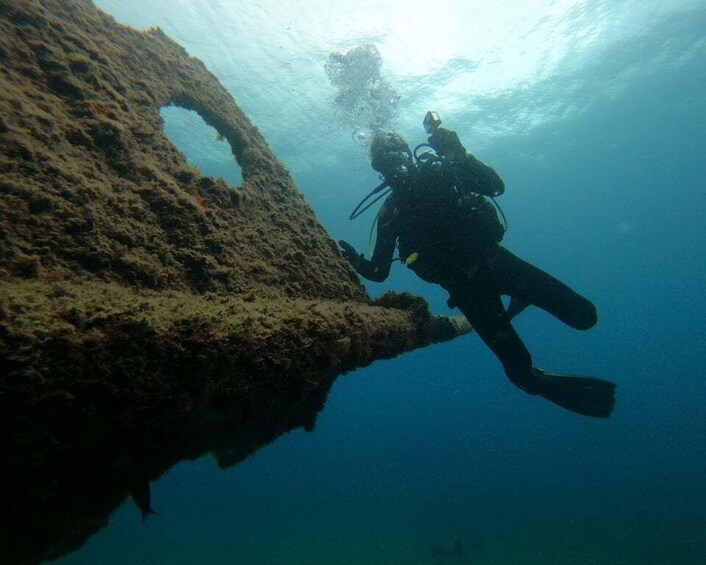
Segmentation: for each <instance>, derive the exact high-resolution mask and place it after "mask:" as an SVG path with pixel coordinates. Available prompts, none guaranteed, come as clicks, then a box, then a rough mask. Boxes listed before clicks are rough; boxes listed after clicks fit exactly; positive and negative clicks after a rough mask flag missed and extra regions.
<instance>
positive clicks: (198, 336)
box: [0, 0, 468, 563]
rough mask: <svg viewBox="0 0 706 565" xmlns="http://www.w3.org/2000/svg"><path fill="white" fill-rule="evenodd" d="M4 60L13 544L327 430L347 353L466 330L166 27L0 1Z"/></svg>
mask: <svg viewBox="0 0 706 565" xmlns="http://www.w3.org/2000/svg"><path fill="white" fill-rule="evenodd" d="M0 65H1V71H0V284H1V285H2V286H1V287H0V409H1V411H0V413H1V414H2V416H1V417H0V418H1V419H2V421H0V429H2V432H0V433H1V436H0V440H1V441H0V457H1V458H2V461H3V465H2V469H1V470H0V484H1V485H2V492H0V500H1V502H0V504H1V505H2V509H1V510H2V516H1V517H0V520H2V522H3V523H1V524H0V526H2V527H0V531H1V532H2V533H0V554H2V555H4V556H5V558H6V559H8V560H4V561H3V562H4V563H37V562H39V561H41V560H42V559H46V558H51V557H54V556H57V555H60V554H61V553H63V552H65V551H68V550H70V549H73V548H75V547H77V546H79V545H80V544H81V543H83V541H85V539H86V538H87V537H88V536H89V535H90V534H91V533H92V532H94V531H95V530H97V529H99V528H101V527H102V526H103V525H104V524H105V521H106V520H107V516H108V515H109V513H110V511H111V510H112V509H114V508H115V506H116V505H117V504H119V503H120V501H121V500H122V499H124V497H125V496H126V495H127V494H128V493H129V492H130V490H131V485H133V484H134V483H135V482H136V481H137V482H144V481H149V480H153V479H155V478H156V477H158V476H159V475H160V474H161V473H163V472H164V471H165V470H166V469H167V468H169V466H170V465H172V464H174V463H175V462H176V461H178V460H179V459H181V458H184V457H191V458H193V457H198V456H200V455H202V454H203V453H207V452H209V451H210V452H213V453H214V454H215V455H216V456H217V457H218V459H219V461H220V462H221V463H222V464H224V465H227V464H232V463H235V462H237V461H239V460H241V459H242V458H243V457H245V456H247V455H248V454H249V453H252V452H253V451H254V450H256V449H258V447H260V446H261V445H263V444H264V443H266V442H268V441H271V440H272V439H274V438H275V437H277V436H278V435H280V434H282V433H284V432H286V431H288V430H290V429H292V428H294V427H298V426H303V427H306V428H310V427H312V426H313V422H314V420H315V417H316V413H317V412H318V410H320V409H321V407H322V406H323V402H324V401H325V398H326V394H327V392H328V390H329V387H330V386H331V383H332V382H333V380H334V378H335V377H336V376H337V375H339V374H341V373H342V372H345V371H348V370H351V369H353V368H356V367H360V366H363V365H366V364H368V363H371V362H372V361H373V360H375V359H381V358H389V357H393V356H395V355H397V354H399V353H401V352H403V351H407V350H409V349H412V348H415V347H420V346H423V345H426V344H428V343H431V342H434V341H441V340H445V339H451V338H452V337H454V336H456V335H458V334H459V333H463V332H464V331H467V330H468V327H467V326H463V327H459V326H458V325H457V324H454V323H453V322H452V321H451V320H449V319H447V318H437V317H433V316H431V315H430V314H429V311H428V309H427V307H426V303H425V302H424V301H423V300H421V299H418V298H414V297H410V296H407V295H389V296H386V297H385V298H384V299H382V300H381V301H380V302H378V303H373V302H371V301H370V300H369V299H368V297H367V295H366V293H365V290H364V288H363V287H362V286H361V285H360V284H359V282H358V280H357V277H356V276H355V273H354V272H353V271H352V270H351V269H350V267H349V266H348V264H347V263H346V262H345V261H344V260H343V259H342V258H341V257H340V256H339V254H338V252H337V249H336V245H335V243H334V242H333V241H332V240H331V238H330V237H329V236H328V234H327V233H326V232H325V230H324V229H323V228H322V226H321V225H320V224H319V222H318V220H317V219H316V217H315V215H314V213H313V211H312V210H311V208H310V207H309V206H308V204H307V203H306V202H305V200H304V199H303V197H302V196H301V195H300V193H299V192H298V191H297V189H296V187H295V185H294V183H293V181H292V178H291V176H290V175H289V174H288V172H287V171H286V169H285V168H284V167H283V166H282V164H281V163H280V162H279V161H278V160H277V159H276V158H275V156H274V155H273V154H272V152H271V151H270V149H269V147H268V146H267V144H266V142H265V140H264V139H263V137H262V135H261V134H260V133H259V132H258V130H257V129H256V128H255V127H254V126H253V125H252V124H251V123H250V121H249V120H248V118H247V117H246V116H245V115H244V114H243V113H242V111H240V109H239V108H238V107H237V105H236V104H235V102H234V100H233V99H232V97H231V96H230V95H229V94H228V92H227V91H226V90H225V89H224V88H223V87H222V85H221V84H220V83H219V82H218V80H217V79H216V78H215V77H214V76H213V75H212V74H211V73H210V72H209V71H208V70H207V69H206V68H205V66H204V65H203V64H202V63H201V62H200V61H198V60H197V59H195V58H193V57H190V56H189V55H188V54H187V53H186V51H185V50H184V49H183V48H181V47H180V46H179V45H177V44H176V43H174V42H173V41H172V40H170V39H169V38H167V37H166V36H165V35H164V34H163V33H162V32H161V31H160V30H158V29H150V30H147V31H144V32H141V31H137V30H133V29H130V28H128V27H125V26H122V25H119V24H117V23H116V22H115V21H114V20H113V19H112V18H111V17H109V16H108V15H106V14H104V13H102V12H101V11H99V10H98V9H96V8H95V7H94V6H93V5H92V4H91V3H90V2H89V1H88V0H46V1H42V2H35V1H29V0H0ZM170 104H175V105H178V106H181V107H183V108H186V109H190V110H195V111H196V112H198V114H199V115H200V116H201V117H202V118H203V119H204V121H205V122H206V123H208V124H209V125H211V126H213V127H214V128H215V129H216V130H217V131H218V133H219V135H221V136H223V138H225V139H226V140H227V141H228V142H229V144H230V146H231V148H232V152H233V155H234V158H235V159H236V160H237V162H238V164H239V165H240V168H241V170H242V175H243V180H244V182H243V186H241V187H238V188H235V189H234V188H230V187H228V186H226V184H225V183H224V182H223V181H222V180H220V179H213V178H209V177H205V176H203V175H201V174H200V173H199V172H198V171H195V170H194V169H192V168H191V167H189V166H188V164H187V162H186V160H185V158H184V156H183V155H182V154H181V153H180V152H179V151H178V150H177V149H176V148H175V147H174V146H173V145H172V144H171V143H170V142H169V140H168V139H167V138H166V137H165V135H164V132H163V129H162V120H161V118H160V114H159V109H160V108H162V107H164V106H166V105H170ZM47 477H52V480H51V481H47V480H43V479H46V478H47ZM5 491H7V492H5ZM97 493H100V495H97ZM59 513H60V515H59Z"/></svg>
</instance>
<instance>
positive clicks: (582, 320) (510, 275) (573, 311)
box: [488, 247, 598, 330]
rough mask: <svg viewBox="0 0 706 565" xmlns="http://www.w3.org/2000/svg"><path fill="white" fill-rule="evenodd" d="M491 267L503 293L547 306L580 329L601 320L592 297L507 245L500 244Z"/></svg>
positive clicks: (530, 302) (563, 320)
mask: <svg viewBox="0 0 706 565" xmlns="http://www.w3.org/2000/svg"><path fill="white" fill-rule="evenodd" d="M488 267H489V269H490V270H491V271H492V275H491V276H492V277H493V279H494V281H495V284H496V285H497V290H499V292H500V294H507V295H509V296H510V297H512V298H515V299H518V300H520V301H521V302H524V303H527V304H532V305H534V306H537V307H539V308H541V309H542V310H546V311H547V312H549V313H550V314H552V315H553V316H555V317H556V318H558V319H559V320H561V321H562V322H564V323H565V324H567V325H568V326H571V327H572V328H575V329H577V330H587V329H589V328H591V327H593V326H594V325H595V324H596V322H597V321H598V316H597V314H596V307H595V306H594V305H593V303H592V302H591V301H590V300H587V299H586V298H584V297H583V296H581V295H580V294H578V293H576V292H574V291H573V290H571V289H570V288H569V287H568V286H567V285H565V284H564V283H563V282H561V281H559V280H558V279H556V278H554V277H553V276H551V275H550V274H548V273H545V272H544V271H542V270H541V269H538V268H537V267H535V266H534V265H531V264H530V263H528V262H527V261H523V260H522V259H520V258H519V257H517V256H516V255H514V254H512V253H510V252H509V251H508V250H507V249H505V248H504V247H498V253H497V254H496V255H494V256H493V257H492V258H491V259H490V260H489V264H488Z"/></svg>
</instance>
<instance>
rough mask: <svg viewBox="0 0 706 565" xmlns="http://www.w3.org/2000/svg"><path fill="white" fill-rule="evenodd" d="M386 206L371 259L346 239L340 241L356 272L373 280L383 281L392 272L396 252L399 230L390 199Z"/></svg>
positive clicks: (382, 213)
mask: <svg viewBox="0 0 706 565" xmlns="http://www.w3.org/2000/svg"><path fill="white" fill-rule="evenodd" d="M384 206H385V207H384V208H383V210H382V212H381V213H380V218H379V219H378V227H377V239H376V241H375V250H374V251H373V256H372V258H371V259H370V260H368V259H365V257H363V254H362V253H360V254H359V253H358V252H357V251H355V249H354V248H353V246H351V245H350V244H348V243H346V242H345V241H339V242H338V244H339V245H340V246H341V247H342V249H343V251H342V254H343V256H344V257H345V258H346V259H348V261H349V262H350V264H351V265H352V266H353V268H354V269H355V270H356V272H357V273H358V274H359V275H360V276H362V277H363V278H366V279H368V280H369V281H373V282H382V281H384V280H385V279H386V278H387V276H388V275H389V274H390V266H391V265H392V255H393V253H394V252H395V244H396V243H397V231H396V229H395V227H394V226H395V222H394V221H393V220H394V211H393V209H392V207H391V206H389V201H388V202H386V203H385V205H384Z"/></svg>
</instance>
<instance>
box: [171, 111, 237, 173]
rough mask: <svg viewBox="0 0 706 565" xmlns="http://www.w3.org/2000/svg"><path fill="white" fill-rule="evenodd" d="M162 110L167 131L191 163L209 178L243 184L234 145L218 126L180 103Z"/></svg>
mask: <svg viewBox="0 0 706 565" xmlns="http://www.w3.org/2000/svg"><path fill="white" fill-rule="evenodd" d="M159 113H160V115H161V116H162V120H163V122H164V133H165V134H166V136H167V138H169V141H171V142H172V143H173V144H174V145H175V146H176V147H177V149H179V151H181V152H182V153H183V154H184V155H185V156H186V160H187V161H188V163H189V165H191V166H192V167H196V168H197V169H199V170H200V171H201V173H202V174H204V175H207V176H209V177H213V178H222V179H223V180H225V181H226V183H228V185H229V186H231V187H238V186H241V185H242V184H243V175H242V173H241V170H240V167H239V166H238V164H237V162H236V160H235V157H234V156H233V153H232V150H231V147H230V144H229V143H228V140H227V139H226V138H225V137H223V135H221V133H219V132H218V131H217V130H216V128H214V127H211V126H209V125H208V124H206V122H205V121H204V120H203V119H202V118H201V116H199V114H198V113H197V112H195V111H193V110H185V109H184V108H180V107H179V106H164V107H163V108H160V110H159Z"/></svg>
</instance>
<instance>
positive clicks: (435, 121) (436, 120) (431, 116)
mask: <svg viewBox="0 0 706 565" xmlns="http://www.w3.org/2000/svg"><path fill="white" fill-rule="evenodd" d="M422 123H423V124H424V131H426V132H427V134H428V135H431V134H432V133H434V131H435V130H436V128H438V127H439V126H440V125H441V118H440V117H439V113H438V112H434V111H433V110H429V111H428V112H427V115H426V116H424V121H423V122H422Z"/></svg>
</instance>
